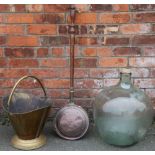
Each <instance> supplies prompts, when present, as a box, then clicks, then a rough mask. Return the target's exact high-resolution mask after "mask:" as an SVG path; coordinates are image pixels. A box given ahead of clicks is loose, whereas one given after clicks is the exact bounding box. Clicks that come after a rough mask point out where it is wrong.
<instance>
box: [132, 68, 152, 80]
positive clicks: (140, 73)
mask: <svg viewBox="0 0 155 155" xmlns="http://www.w3.org/2000/svg"><path fill="white" fill-rule="evenodd" d="M131 73H132V77H136V78H137V77H139V78H144V77H149V75H150V72H149V69H148V68H131Z"/></svg>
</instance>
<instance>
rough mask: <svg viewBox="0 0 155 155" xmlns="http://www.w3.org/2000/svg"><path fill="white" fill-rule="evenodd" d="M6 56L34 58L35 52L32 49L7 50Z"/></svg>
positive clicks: (5, 51)
mask: <svg viewBox="0 0 155 155" xmlns="http://www.w3.org/2000/svg"><path fill="white" fill-rule="evenodd" d="M4 54H5V56H6V57H19V58H20V57H21V58H22V57H24V58H25V57H33V56H34V50H33V49H32V48H5V49H4Z"/></svg>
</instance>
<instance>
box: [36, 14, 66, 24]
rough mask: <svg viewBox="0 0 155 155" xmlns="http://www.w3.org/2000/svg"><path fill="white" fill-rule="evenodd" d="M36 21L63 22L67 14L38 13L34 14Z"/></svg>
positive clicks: (47, 22)
mask: <svg viewBox="0 0 155 155" xmlns="http://www.w3.org/2000/svg"><path fill="white" fill-rule="evenodd" d="M34 21H35V22H36V23H38V24H40V23H41V24H43V23H46V24H63V23H64V21H65V16H64V14H63V13H57V14H36V15H34Z"/></svg>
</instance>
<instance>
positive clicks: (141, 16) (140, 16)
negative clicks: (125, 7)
mask: <svg viewBox="0 0 155 155" xmlns="http://www.w3.org/2000/svg"><path fill="white" fill-rule="evenodd" d="M133 20H134V21H135V22H150V23H151V22H155V13H137V14H133Z"/></svg>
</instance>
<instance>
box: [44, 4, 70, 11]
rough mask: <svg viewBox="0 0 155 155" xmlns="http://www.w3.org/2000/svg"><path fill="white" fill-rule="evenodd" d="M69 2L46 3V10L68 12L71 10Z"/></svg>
mask: <svg viewBox="0 0 155 155" xmlns="http://www.w3.org/2000/svg"><path fill="white" fill-rule="evenodd" d="M68 8H69V4H45V5H44V11H45V12H53V13H58V12H67V11H69V9H68Z"/></svg>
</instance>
